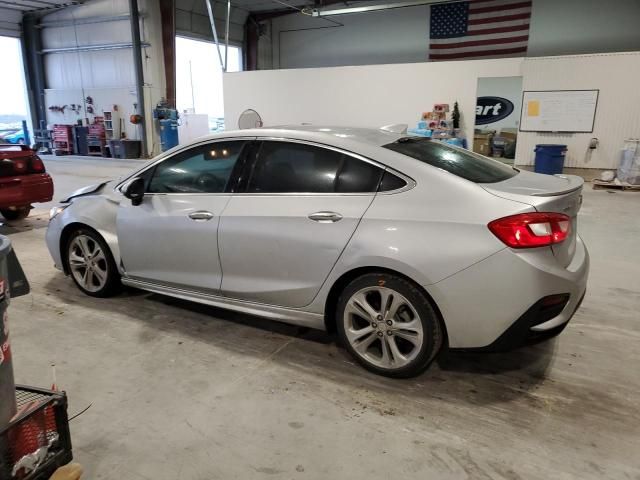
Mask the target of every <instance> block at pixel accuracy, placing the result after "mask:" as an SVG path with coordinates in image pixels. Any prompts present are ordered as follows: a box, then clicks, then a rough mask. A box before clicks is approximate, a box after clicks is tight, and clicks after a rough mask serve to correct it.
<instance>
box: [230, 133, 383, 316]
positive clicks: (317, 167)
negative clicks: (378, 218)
mask: <svg viewBox="0 0 640 480" xmlns="http://www.w3.org/2000/svg"><path fill="white" fill-rule="evenodd" d="M252 157H253V158H251V160H250V161H248V162H247V165H248V168H247V171H246V173H245V174H243V175H244V176H245V180H244V184H243V185H241V188H242V189H241V191H240V192H238V193H236V194H234V195H233V197H232V198H231V200H230V201H229V203H228V205H227V207H226V208H225V211H224V213H223V215H222V218H221V221H220V230H219V235H218V239H219V249H220V261H221V264H222V270H223V279H222V293H223V294H224V295H226V296H229V297H233V298H237V299H243V300H249V301H255V302H260V303H265V304H270V305H281V306H287V307H302V306H305V305H308V304H309V303H311V301H312V300H313V298H314V297H315V295H316V294H317V293H318V291H319V290H320V287H321V286H322V284H323V282H324V280H325V279H326V278H327V276H328V274H329V272H330V271H331V268H332V267H333V265H334V264H335V262H336V261H337V260H338V257H339V256H340V254H341V253H342V251H343V249H344V248H345V246H346V245H347V242H348V241H349V239H350V238H351V236H352V235H353V232H354V231H355V229H356V227H357V226H358V223H359V222H360V219H361V217H362V215H363V214H364V213H365V211H366V210H367V208H368V207H369V205H370V204H371V202H372V200H373V198H374V196H375V191H376V189H377V186H378V184H379V181H380V178H381V176H382V173H383V169H382V168H380V167H378V166H377V165H374V164H372V163H371V162H369V161H367V160H366V159H363V158H360V157H356V156H353V155H350V154H346V153H344V152H341V151H338V150H336V149H332V148H328V147H326V146H320V145H315V144H310V143H308V142H301V141H294V140H286V141H285V140H264V141H263V142H262V143H261V144H260V145H259V148H257V149H256V151H255V152H254V154H253V155H252Z"/></svg>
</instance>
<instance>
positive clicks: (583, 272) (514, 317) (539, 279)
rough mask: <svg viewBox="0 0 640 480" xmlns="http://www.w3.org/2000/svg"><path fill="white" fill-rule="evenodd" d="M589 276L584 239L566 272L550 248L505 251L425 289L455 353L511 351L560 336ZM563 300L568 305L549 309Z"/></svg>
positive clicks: (578, 301)
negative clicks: (548, 301)
mask: <svg viewBox="0 0 640 480" xmlns="http://www.w3.org/2000/svg"><path fill="white" fill-rule="evenodd" d="M588 274H589V254H588V252H587V249H586V247H585V246H584V243H583V242H582V240H581V239H580V238H578V239H577V240H576V252H575V255H574V257H573V260H572V261H571V263H570V264H569V265H568V266H567V267H566V268H563V267H562V266H561V265H560V264H559V263H558V261H557V260H556V258H555V257H554V255H553V252H552V251H551V249H550V248H540V249H532V250H527V251H524V250H523V251H514V250H511V249H505V250H502V251H500V252H498V253H496V254H495V255H492V256H490V257H489V258H486V259H484V260H483V261H481V262H478V263H476V264H475V265H472V266H471V267H469V268H467V269H465V270H463V271H462V272H459V273H457V274H455V275H453V276H451V277H449V278H447V279H445V280H442V281H441V282H438V283H436V284H434V285H426V286H425V289H426V290H427V291H428V292H429V293H430V294H431V295H432V297H433V299H434V301H435V302H436V304H437V306H438V307H439V309H440V311H441V313H442V317H443V319H444V323H445V326H446V328H447V335H448V339H449V346H450V347H451V348H460V349H474V350H475V349H479V350H491V351H496V350H510V349H513V348H516V347H518V346H521V345H524V344H528V343H535V342H537V341H540V340H544V339H546V338H549V337H552V336H554V335H557V334H558V333H560V332H561V331H562V330H563V329H564V327H565V326H566V324H567V323H568V322H569V320H570V319H571V317H572V316H573V315H574V314H575V312H576V310H577V309H578V307H579V306H580V303H581V302H582V299H583V297H584V294H585V291H586V284H587V278H588ZM558 295H562V296H566V301H564V302H562V304H561V305H555V306H554V307H553V308H552V309H548V308H543V307H544V302H545V301H546V300H545V299H548V298H549V297H551V296H558Z"/></svg>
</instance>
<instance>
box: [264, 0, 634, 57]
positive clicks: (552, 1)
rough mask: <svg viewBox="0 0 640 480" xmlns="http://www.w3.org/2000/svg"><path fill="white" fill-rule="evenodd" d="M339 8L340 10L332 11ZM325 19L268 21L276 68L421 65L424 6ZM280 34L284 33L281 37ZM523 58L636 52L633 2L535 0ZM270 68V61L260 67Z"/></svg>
mask: <svg viewBox="0 0 640 480" xmlns="http://www.w3.org/2000/svg"><path fill="white" fill-rule="evenodd" d="M336 8H337V7H336ZM330 18H332V19H333V20H336V21H339V22H341V23H343V24H344V25H345V26H344V27H338V28H323V29H319V30H304V31H297V32H285V30H291V29H299V28H310V27H316V28H317V27H331V26H332V24H331V23H330V22H328V21H327V20H326V19H321V18H313V17H310V16H308V15H303V14H300V13H295V14H292V15H287V16H284V17H279V18H275V19H273V20H272V21H271V25H272V32H271V35H270V36H267V37H262V38H261V43H264V42H269V43H270V44H271V48H272V51H273V67H274V68H306V67H325V66H339V65H365V64H382V63H408V62H423V61H426V60H427V52H428V45H429V7H427V6H422V7H408V8H400V9H395V10H387V11H381V12H375V13H364V14H352V15H339V16H334V17H330ZM279 32H281V33H279ZM529 34H530V37H529V48H528V52H527V56H530V57H531V56H540V55H568V54H575V53H595V52H620V51H635V50H640V1H638V0H607V1H603V0H533V7H532V15H531V26H530V32H529ZM264 64H266V65H270V63H269V62H264Z"/></svg>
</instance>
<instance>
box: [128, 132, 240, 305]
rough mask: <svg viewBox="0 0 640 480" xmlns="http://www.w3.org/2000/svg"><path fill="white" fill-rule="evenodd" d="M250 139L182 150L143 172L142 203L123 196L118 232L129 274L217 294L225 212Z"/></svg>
mask: <svg viewBox="0 0 640 480" xmlns="http://www.w3.org/2000/svg"><path fill="white" fill-rule="evenodd" d="M249 143H250V142H249V141H248V140H245V139H238V140H224V141H218V142H209V143H205V144H201V145H198V146H195V147H192V148H190V149H187V150H183V151H180V152H178V153H176V154H175V155H172V156H171V157H169V158H167V159H165V160H163V161H162V162H160V163H159V164H157V165H156V166H155V167H153V168H151V169H149V170H147V171H146V172H144V173H143V174H142V176H144V178H145V181H146V193H145V196H144V199H143V201H142V203H141V204H140V205H132V203H131V202H130V201H129V200H126V199H124V200H123V201H122V202H121V203H120V206H119V208H118V215H117V221H116V224H117V233H118V244H119V247H120V253H121V257H122V262H123V265H124V269H125V271H126V274H127V276H129V277H131V278H134V279H138V280H143V281H148V282H152V283H157V284H163V285H166V286H171V287H176V288H186V289H189V290H198V291H202V292H205V293H212V294H218V293H219V291H220V282H221V279H222V270H221V268H220V260H219V258H218V225H219V222H220V214H221V213H222V211H223V210H224V208H225V206H226V205H227V203H228V201H229V199H230V198H231V194H230V191H231V185H232V184H233V181H234V179H235V177H236V176H237V171H238V168H240V163H241V161H242V158H243V156H244V151H245V147H246V146H247V145H248V144H249Z"/></svg>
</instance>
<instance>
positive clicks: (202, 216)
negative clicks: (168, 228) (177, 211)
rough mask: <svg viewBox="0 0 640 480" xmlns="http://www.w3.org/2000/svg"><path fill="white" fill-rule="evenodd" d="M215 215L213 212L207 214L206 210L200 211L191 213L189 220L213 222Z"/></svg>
mask: <svg viewBox="0 0 640 480" xmlns="http://www.w3.org/2000/svg"><path fill="white" fill-rule="evenodd" d="M213 217H215V215H214V214H213V213H211V212H207V211H205V210H198V211H197V212H191V213H190V214H189V218H190V219H191V220H195V221H201V222H206V221H207V220H211V219H212V218H213Z"/></svg>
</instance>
